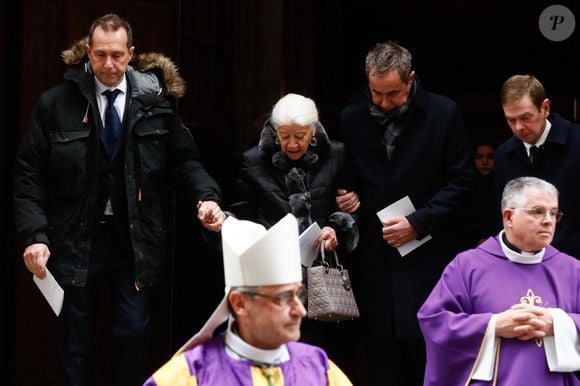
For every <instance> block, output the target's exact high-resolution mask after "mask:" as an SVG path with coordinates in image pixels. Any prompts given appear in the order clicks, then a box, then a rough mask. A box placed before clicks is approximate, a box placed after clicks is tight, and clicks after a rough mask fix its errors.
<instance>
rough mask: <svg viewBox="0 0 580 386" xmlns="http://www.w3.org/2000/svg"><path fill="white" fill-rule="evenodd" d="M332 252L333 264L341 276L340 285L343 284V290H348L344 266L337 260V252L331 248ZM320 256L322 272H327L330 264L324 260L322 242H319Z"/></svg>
mask: <svg viewBox="0 0 580 386" xmlns="http://www.w3.org/2000/svg"><path fill="white" fill-rule="evenodd" d="M332 253H333V254H334V265H335V266H336V270H337V271H338V272H339V273H340V277H342V285H343V286H344V289H345V290H347V291H350V288H351V284H350V280H349V278H348V277H346V274H345V273H344V267H343V266H342V264H340V262H339V261H338V254H337V253H336V250H334V249H333V250H332ZM320 257H321V259H322V265H323V266H324V272H326V273H328V271H329V270H330V264H329V263H327V262H326V258H325V254H324V242H321V243H320Z"/></svg>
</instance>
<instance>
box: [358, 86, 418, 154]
mask: <svg viewBox="0 0 580 386" xmlns="http://www.w3.org/2000/svg"><path fill="white" fill-rule="evenodd" d="M416 91H417V82H415V81H413V85H412V86H411V90H410V91H409V96H408V97H407V101H406V102H405V104H404V105H402V106H401V107H398V108H396V109H393V110H391V111H389V112H388V113H385V112H383V111H381V110H380V109H379V108H378V107H377V106H375V105H374V104H373V103H372V102H370V103H369V113H370V115H371V118H372V119H373V121H375V122H376V123H377V124H378V125H379V126H381V127H382V128H383V129H384V130H385V131H384V134H383V136H384V140H385V147H386V149H387V157H388V159H389V160H390V159H391V157H392V155H393V151H394V150H395V148H396V146H397V143H398V139H399V137H400V135H401V133H402V132H403V129H404V128H405V122H406V121H407V118H408V116H409V113H410V111H411V110H412V108H413V103H414V100H415V94H416Z"/></svg>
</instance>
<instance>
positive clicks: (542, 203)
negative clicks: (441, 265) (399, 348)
mask: <svg viewBox="0 0 580 386" xmlns="http://www.w3.org/2000/svg"><path fill="white" fill-rule="evenodd" d="M501 208H502V209H501V213H502V219H503V228H504V229H503V230H502V231H501V232H500V233H499V235H497V236H494V237H490V238H488V239H487V240H486V241H485V242H483V243H482V244H481V245H479V246H478V247H477V248H475V249H472V250H469V251H466V252H463V253H461V254H459V255H458V256H457V257H456V258H455V259H454V260H453V261H452V262H451V263H450V264H449V265H448V266H447V268H445V271H444V272H443V274H442V275H441V279H440V280H439V282H438V283H437V285H436V286H435V287H434V289H433V291H432V292H431V294H430V295H429V297H428V299H427V300H426V301H425V303H424V304H423V306H422V307H421V309H420V310H419V312H418V319H419V324H420V326H421V330H422V331H423V335H424V337H425V342H426V346H427V366H426V370H425V383H424V385H426V386H427V385H429V386H460V385H469V384H473V385H476V384H477V385H496V384H497V385H528V386H545V385H550V386H564V385H566V386H572V385H580V380H578V379H577V378H576V376H575V375H574V373H573V372H574V371H578V370H580V340H579V337H578V330H579V328H580V299H579V297H578V293H580V262H579V261H578V260H576V258H575V257H572V256H569V255H567V254H565V253H563V252H560V251H558V250H557V249H556V248H554V247H552V246H551V245H550V243H551V242H552V240H553V238H554V233H555V232H556V224H557V223H558V221H559V220H560V219H562V212H560V208H559V205H558V191H557V189H556V188H555V187H554V185H552V184H550V183H549V182H546V181H544V180H541V179H539V178H535V177H519V178H516V179H514V180H512V181H510V182H508V183H507V185H506V186H505V188H504V191H503V195H502V199H501Z"/></svg>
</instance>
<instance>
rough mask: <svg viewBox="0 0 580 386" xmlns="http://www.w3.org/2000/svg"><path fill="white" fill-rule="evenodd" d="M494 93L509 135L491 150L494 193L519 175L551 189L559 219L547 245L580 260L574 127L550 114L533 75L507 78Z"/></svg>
mask: <svg viewBox="0 0 580 386" xmlns="http://www.w3.org/2000/svg"><path fill="white" fill-rule="evenodd" d="M500 95H501V104H502V107H503V111H504V115H505V117H506V120H507V123H508V125H509V126H510V128H511V130H512V132H513V134H514V135H513V136H512V137H511V138H508V139H507V140H506V141H505V142H504V143H503V144H502V145H501V146H500V147H499V148H498V149H497V151H496V152H495V181H496V189H497V192H502V191H503V188H504V186H505V185H506V184H507V183H508V182H509V181H510V180H512V179H514V178H516V177H522V176H533V177H538V178H541V179H544V180H546V181H548V182H550V183H552V184H553V185H554V186H556V188H558V191H559V192H560V197H559V204H560V210H561V211H562V212H563V213H564V216H563V217H562V220H561V221H560V222H559V223H558V232H557V233H556V235H555V236H554V241H553V243H552V244H553V245H554V246H555V247H556V248H558V249H559V250H561V251H562V252H565V253H567V254H569V255H571V256H574V257H576V258H580V204H579V203H578V198H579V197H580V125H578V124H575V123H572V122H570V121H568V120H566V119H564V118H562V117H561V116H560V115H558V114H550V100H549V99H548V98H546V93H545V90H544V87H543V86H542V84H541V83H540V81H539V80H538V79H537V78H536V77H534V76H533V75H514V76H512V77H510V78H509V79H508V80H506V82H505V83H504V84H503V86H502V89H501V94H500ZM500 196H501V195H500ZM498 205H499V203H498Z"/></svg>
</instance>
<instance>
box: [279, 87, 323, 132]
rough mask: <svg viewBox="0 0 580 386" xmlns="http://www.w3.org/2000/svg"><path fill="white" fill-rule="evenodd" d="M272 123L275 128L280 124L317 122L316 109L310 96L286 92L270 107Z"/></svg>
mask: <svg viewBox="0 0 580 386" xmlns="http://www.w3.org/2000/svg"><path fill="white" fill-rule="evenodd" d="M271 121H272V124H273V126H274V128H275V129H277V128H278V126H280V125H292V124H295V125H300V126H304V127H309V126H311V127H312V129H313V130H314V127H315V126H314V125H315V124H316V123H318V110H317V109H316V104H315V103H314V101H313V100H312V99H310V98H306V97H305V96H302V95H298V94H287V95H286V96H284V97H282V98H281V99H280V100H279V101H278V102H277V103H276V104H275V105H274V108H273V109H272V118H271Z"/></svg>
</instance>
